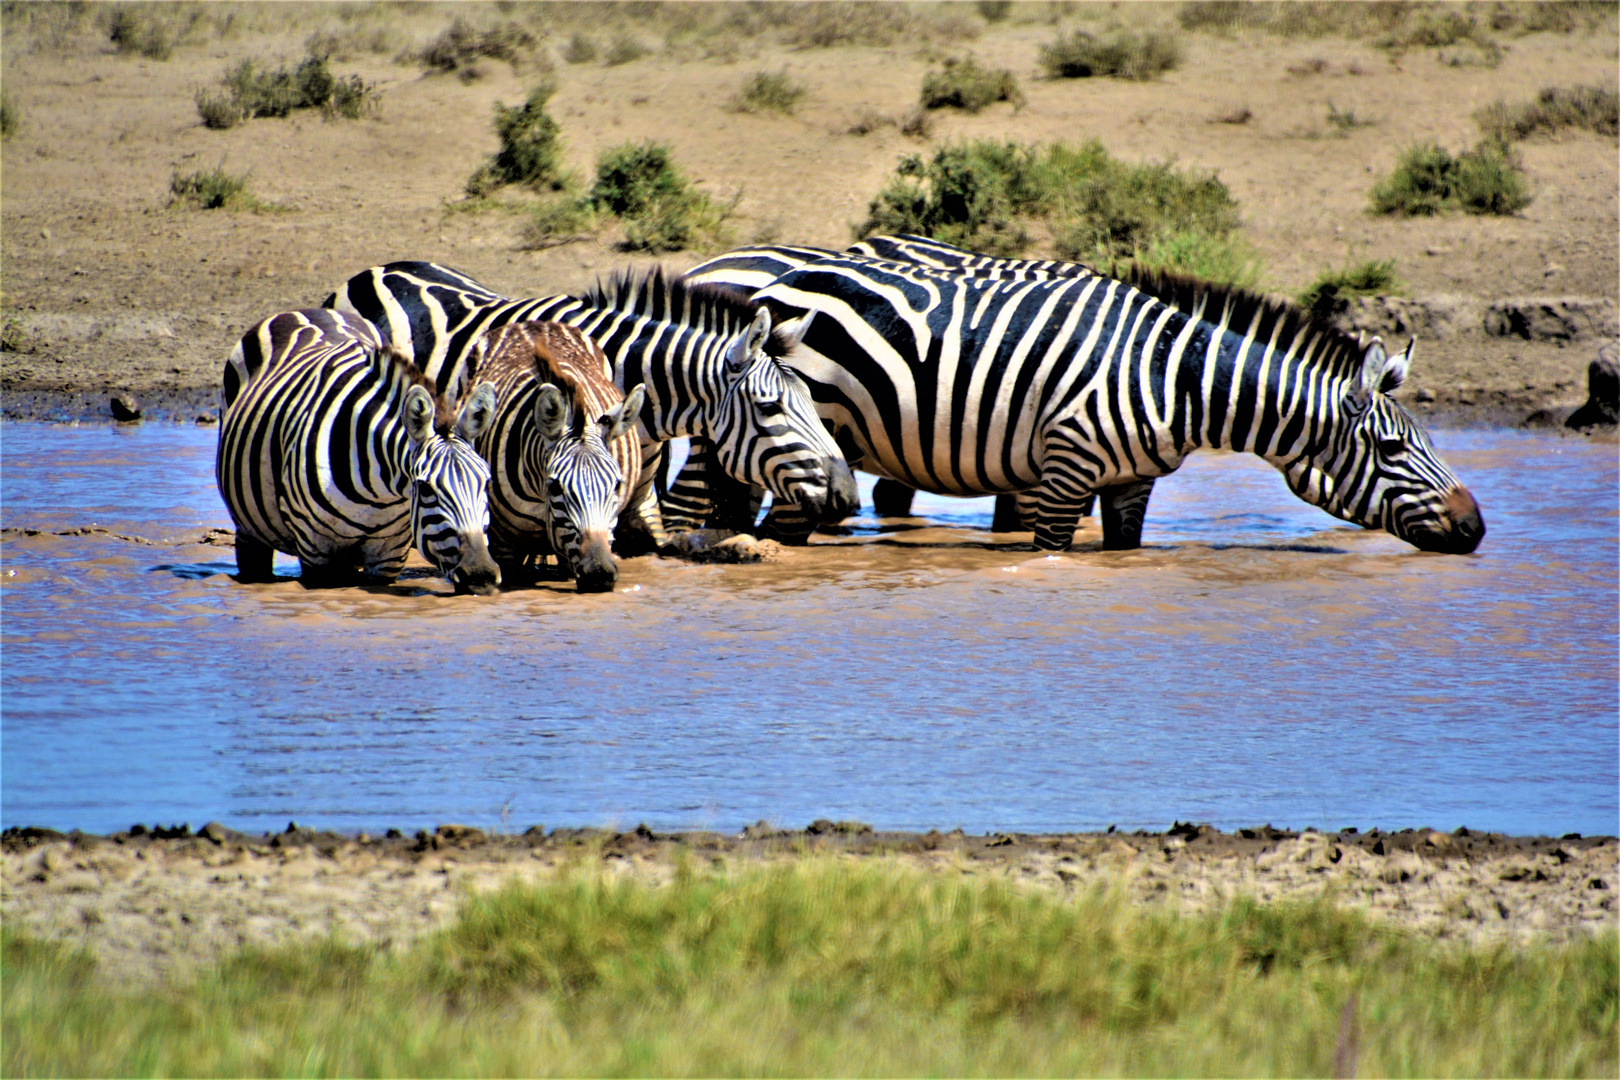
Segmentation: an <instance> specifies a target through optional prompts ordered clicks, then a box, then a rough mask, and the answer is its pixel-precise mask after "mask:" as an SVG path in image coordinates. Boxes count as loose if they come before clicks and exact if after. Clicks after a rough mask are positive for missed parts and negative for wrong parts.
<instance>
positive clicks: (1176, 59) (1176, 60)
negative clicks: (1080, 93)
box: [1040, 29, 1181, 82]
mask: <svg viewBox="0 0 1620 1080" xmlns="http://www.w3.org/2000/svg"><path fill="white" fill-rule="evenodd" d="M1180 63H1181V46H1180V45H1179V44H1177V42H1176V39H1175V38H1174V37H1173V36H1171V35H1170V34H1165V33H1156V32H1152V31H1149V32H1146V33H1141V34H1138V33H1134V32H1132V31H1129V30H1112V31H1109V32H1108V33H1106V34H1103V35H1102V36H1100V37H1099V36H1098V35H1096V34H1093V33H1091V32H1090V31H1088V30H1078V29H1077V30H1073V31H1071V32H1069V33H1067V34H1059V35H1058V36H1057V37H1056V38H1055V39H1054V40H1052V41H1051V42H1049V43H1047V44H1045V45H1042V46H1041V48H1040V64H1041V68H1042V70H1044V71H1045V72H1046V74H1047V75H1048V76H1050V77H1051V78H1054V79H1084V78H1089V77H1091V76H1093V75H1111V76H1114V77H1116V78H1121V79H1132V80H1135V81H1137V82H1145V81H1147V80H1149V79H1156V78H1158V77H1159V76H1160V75H1161V74H1163V73H1164V72H1166V71H1169V70H1170V69H1171V68H1173V67H1175V66H1176V65H1178V64H1180Z"/></svg>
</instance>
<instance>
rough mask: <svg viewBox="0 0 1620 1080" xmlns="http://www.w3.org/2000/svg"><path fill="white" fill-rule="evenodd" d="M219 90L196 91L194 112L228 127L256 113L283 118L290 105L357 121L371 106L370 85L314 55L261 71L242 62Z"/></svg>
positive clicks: (208, 123) (374, 93)
mask: <svg viewBox="0 0 1620 1080" xmlns="http://www.w3.org/2000/svg"><path fill="white" fill-rule="evenodd" d="M221 81H222V82H223V83H224V84H225V89H224V90H223V91H216V90H208V89H203V90H198V91H197V94H196V104H197V114H198V115H199V116H201V117H202V122H203V124H204V126H206V127H210V128H228V127H233V126H235V125H236V124H239V123H241V122H243V121H244V120H251V119H253V118H254V117H258V116H286V115H287V114H288V113H290V112H292V111H293V110H295V109H317V108H318V109H320V110H321V111H322V112H323V113H324V114H325V115H326V116H327V117H333V116H344V117H348V118H350V119H358V118H359V117H360V116H362V115H364V114H365V113H367V112H370V111H373V110H374V109H375V108H376V104H377V90H376V87H375V86H374V85H372V84H371V83H368V82H366V81H365V80H363V79H361V78H360V76H358V75H351V76H348V77H347V78H340V77H338V76H334V75H333V74H332V72H331V69H330V68H328V67H327V64H326V59H325V58H324V57H320V56H310V57H307V58H305V59H304V60H303V61H302V62H300V63H299V65H298V66H297V67H296V68H293V69H292V70H288V69H287V68H285V67H278V68H273V69H264V70H261V69H260V68H259V67H258V65H257V64H255V63H254V62H253V60H252V59H247V60H243V61H242V62H241V63H239V64H237V65H236V66H235V67H234V68H232V69H231V70H229V71H227V72H226V73H225V75H224V76H223V78H222V80H221Z"/></svg>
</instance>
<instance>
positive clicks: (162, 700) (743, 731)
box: [0, 423, 1620, 834]
mask: <svg viewBox="0 0 1620 1080" xmlns="http://www.w3.org/2000/svg"><path fill="white" fill-rule="evenodd" d="M1435 439H1436V442H1437V445H1438V446H1439V447H1440V449H1441V451H1442V453H1443V454H1444V455H1445V456H1446V458H1447V460H1448V461H1449V462H1450V463H1451V464H1452V466H1453V468H1454V469H1455V471H1456V472H1457V473H1458V474H1459V475H1461V476H1462V477H1463V479H1464V480H1465V482H1466V483H1468V484H1469V486H1470V487H1471V489H1472V490H1473V491H1474V494H1475V495H1476V497H1477V498H1478V500H1479V503H1480V505H1481V507H1482V508H1483V511H1484V515H1485V518H1486V521H1487V524H1488V526H1489V530H1490V532H1489V535H1488V536H1487V537H1486V540H1485V542H1484V544H1483V545H1482V546H1481V548H1480V550H1479V552H1478V553H1476V554H1475V555H1473V556H1467V557H1457V556H1433V555H1425V554H1423V553H1419V552H1416V551H1414V550H1412V549H1411V548H1409V547H1407V546H1406V545H1404V544H1402V543H1401V542H1400V541H1398V540H1395V539H1394V538H1392V537H1389V536H1386V535H1384V534H1382V533H1368V532H1365V531H1363V530H1359V529H1351V528H1347V527H1344V526H1343V524H1342V523H1340V522H1337V521H1335V520H1334V519H1332V518H1329V517H1327V516H1326V515H1324V514H1322V513H1321V512H1320V511H1317V510H1315V509H1313V508H1311V507H1309V506H1306V505H1304V504H1303V503H1300V502H1298V501H1297V500H1296V499H1295V498H1294V497H1293V496H1292V495H1290V494H1289V493H1288V491H1287V490H1286V488H1285V487H1284V486H1283V484H1282V481H1281V478H1280V477H1278V476H1277V475H1276V474H1275V473H1274V472H1273V471H1272V470H1270V469H1269V468H1268V467H1266V466H1265V465H1264V464H1263V463H1260V462H1258V461H1257V460H1255V459H1251V458H1245V457H1234V456H1228V455H1212V456H1207V457H1195V458H1194V459H1192V460H1191V461H1190V462H1189V463H1188V465H1187V466H1186V467H1184V469H1183V470H1182V471H1181V472H1180V473H1178V474H1177V475H1176V476H1174V477H1171V478H1169V479H1167V480H1166V481H1163V482H1161V484H1160V485H1159V489H1158V490H1157V491H1156V493H1155V495H1154V498H1153V503H1152V506H1151V508H1150V511H1149V524H1148V528H1147V531H1146V534H1145V540H1146V543H1147V546H1146V547H1145V548H1144V549H1143V550H1142V551H1140V552H1132V553H1102V552H1099V551H1096V550H1094V549H1095V540H1096V539H1097V535H1096V532H1095V526H1089V527H1088V529H1089V531H1083V532H1082V534H1081V537H1080V540H1081V544H1080V546H1079V549H1078V550H1077V551H1075V552H1072V553H1069V554H1067V555H1064V556H1061V557H1046V556H1043V555H1041V554H1038V553H1036V552H1034V551H1033V550H1030V549H1028V548H1027V547H1018V546H1007V545H1002V546H994V545H991V544H990V543H989V541H990V536H989V534H988V532H987V531H986V530H987V527H988V524H989V519H990V501H989V500H953V499H945V498H930V497H927V496H919V499H918V502H917V504H916V509H917V511H918V512H919V513H920V514H922V515H924V518H925V520H924V521H921V522H913V523H911V524H913V525H922V526H925V527H922V528H911V529H906V530H901V531H895V530H888V531H885V528H884V527H883V526H882V524H881V523H879V522H877V521H875V520H872V519H870V518H865V519H857V520H856V521H854V522H852V523H851V524H852V526H853V529H852V535H850V536H847V537H835V538H828V539H827V540H826V541H825V542H818V544H817V545H815V546H813V547H812V548H811V549H809V550H808V551H799V552H791V553H789V554H788V555H787V557H785V558H784V559H782V560H781V561H778V562H774V563H767V564H762V565H752V566H730V567H719V566H693V565H689V564H684V563H678V562H675V561H673V560H666V559H638V560H633V561H630V562H628V563H626V564H625V567H624V572H623V575H622V577H621V580H620V583H619V584H620V587H621V591H620V592H617V593H614V594H609V595H604V596H578V595H575V594H573V593H572V592H569V591H566V590H565V589H563V588H562V587H561V586H560V585H559V586H556V587H544V588H538V589H532V590H524V591H515V592H509V593H505V594H503V595H501V596H500V597H496V598H476V597H451V596H448V595H446V594H447V593H448V591H449V590H448V586H446V585H445V584H444V583H443V582H441V581H438V580H437V579H435V578H434V577H433V576H432V575H431V574H430V573H429V572H428V571H427V570H426V569H425V568H423V569H421V570H419V571H417V572H415V573H414V574H412V575H411V576H409V577H408V578H407V579H403V580H402V581H401V582H400V583H399V584H398V585H396V586H394V587H392V588H388V589H374V590H358V589H343V590H331V591H319V592H317V591H307V590H305V589H304V588H303V587H302V586H301V585H299V584H298V583H297V582H296V581H294V580H291V579H289V580H287V581H284V582H281V583H277V584H274V585H265V586H242V585H238V584H236V583H235V582H233V581H232V580H231V579H230V578H229V577H227V576H226V575H227V574H228V573H229V572H230V571H231V570H232V569H233V568H234V557H233V555H232V553H231V550H230V548H229V547H209V546H204V545H200V544H198V543H197V542H196V541H198V540H199V539H201V538H202V535H203V530H205V529H206V528H209V527H229V524H230V522H229V519H228V516H227V515H226V514H225V512H224V509H223V507H222V506H221V505H220V503H219V500H218V496H217V494H216V492H215V490H214V485H213V478H212V452H213V441H214V436H213V433H212V432H211V431H209V430H206V429H193V428H187V427H182V426H166V425H145V426H141V427H133V428H118V427H108V426H86V427H66V426H50V425H40V424H22V423H6V424H3V425H0V516H3V524H4V526H5V527H7V529H8V530H17V529H24V528H26V529H37V530H42V533H41V535H36V536H25V535H21V534H20V533H18V532H16V531H8V532H7V533H6V534H5V539H4V542H3V544H0V645H3V651H0V767H3V775H0V824H3V825H5V826H11V825H18V824H39V825H49V826H53V827H56V828H61V829H68V828H74V827H78V828H83V829H86V830H90V831H107V830H111V829H118V828H125V827H128V826H129V825H130V824H132V823H134V822H137V821H139V822H145V823H148V824H150V823H153V822H162V823H165V824H167V823H170V822H181V821H189V822H191V823H192V824H193V825H200V824H201V823H202V822H204V821H207V820H220V821H223V822H225V823H226V824H228V825H231V826H233V827H236V828H241V829H245V830H258V829H266V828H280V827H284V826H285V824H286V823H287V821H288V820H297V821H298V822H299V823H300V824H303V825H313V826H317V827H330V828H337V829H347V830H358V829H362V828H364V829H370V830H373V831H375V830H378V829H381V828H385V827H388V826H398V827H401V828H406V829H412V828H417V827H423V826H428V827H431V826H432V825H434V824H437V823H441V822H449V821H454V822H462V823H468V824H476V825H483V826H486V827H495V828H501V827H505V828H510V829H512V830H514V831H520V830H521V829H523V828H525V827H527V826H529V825H532V824H536V823H543V824H545V825H547V826H548V827H550V826H558V825H570V826H572V825H619V826H622V827H628V826H631V825H634V824H636V823H638V822H642V821H645V822H646V823H648V824H649V825H651V826H653V827H654V828H658V829H670V828H683V827H706V828H719V829H726V830H732V829H736V828H740V827H741V826H742V825H744V824H748V823H751V822H753V821H756V820H760V819H765V820H769V821H772V822H774V823H776V824H779V825H784V826H802V825H804V824H805V823H807V822H809V821H810V820H812V819H813V818H817V817H832V818H854V819H859V820H863V821H867V822H870V823H871V824H873V825H875V826H877V827H878V828H902V829H928V828H933V827H938V828H941V829H949V828H952V827H955V826H961V827H963V828H966V829H968V830H969V831H972V832H980V831H986V830H992V829H1002V830H1021V831H1051V830H1063V829H1087V828H1101V827H1106V826H1108V825H1110V824H1117V825H1119V826H1121V827H1122V828H1138V827H1154V828H1156V827H1163V826H1165V825H1168V824H1169V823H1170V822H1171V821H1172V820H1173V819H1178V818H1179V819H1184V820H1185V819H1192V820H1201V821H1210V822H1213V823H1215V824H1216V825H1219V826H1221V827H1223V828H1231V827H1236V826H1239V825H1248V824H1260V823H1263V822H1268V821H1269V822H1272V823H1274V824H1277V825H1289V826H1295V827H1299V826H1304V825H1318V826H1328V827H1339V826H1348V825H1355V826H1359V827H1361V828H1363V829H1365V828H1368V827H1371V826H1375V825H1376V826H1381V827H1385V828H1398V827H1404V826H1409V825H1412V826H1416V825H1428V826H1433V827H1437V828H1446V829H1450V828H1454V827H1456V826H1457V825H1468V826H1469V827H1471V828H1482V829H1495V830H1501V831H1508V832H1517V833H1554V834H1557V833H1563V832H1568V831H1579V832H1583V833H1587V834H1592V833H1615V832H1617V831H1620V820H1617V818H1620V799H1617V787H1620V726H1617V714H1620V685H1617V680H1620V675H1617V672H1620V654H1617V632H1616V621H1617V614H1616V613H1617V610H1620V586H1617V570H1616V567H1617V554H1620V538H1617V530H1620V515H1617V508H1616V492H1617V490H1620V476H1617V465H1616V453H1615V448H1614V447H1613V446H1612V445H1593V444H1589V443H1586V442H1584V441H1581V440H1578V439H1569V438H1562V437H1559V436H1557V435H1547V434H1531V433H1520V432H1504V431H1466V432H1463V431H1442V432H1439V433H1436V435H1435ZM91 525H94V526H96V527H98V528H104V529H107V530H110V532H92V533H90V534H88V535H74V536H58V535H53V534H54V533H58V532H63V531H66V530H69V529H79V528H81V527H84V526H91ZM120 536H123V537H137V538H139V539H141V540H145V541H149V542H148V543H141V542H137V541H135V540H130V539H120V538H118V537H120ZM282 567H283V572H284V573H286V574H288V575H291V574H294V573H296V565H295V564H293V563H291V562H284V563H283V564H282Z"/></svg>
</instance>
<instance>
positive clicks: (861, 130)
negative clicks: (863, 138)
mask: <svg viewBox="0 0 1620 1080" xmlns="http://www.w3.org/2000/svg"><path fill="white" fill-rule="evenodd" d="M899 126H900V125H899V122H898V121H897V120H895V118H894V117H892V116H886V115H885V114H883V113H880V112H878V111H877V110H876V109H874V108H871V107H870V106H868V107H866V108H863V109H862V110H861V115H860V118H859V119H858V120H856V121H855V122H854V123H853V124H851V125H849V127H847V128H845V129H844V130H845V131H846V133H848V134H850V135H870V134H872V132H874V131H877V130H878V129H879V128H885V127H899Z"/></svg>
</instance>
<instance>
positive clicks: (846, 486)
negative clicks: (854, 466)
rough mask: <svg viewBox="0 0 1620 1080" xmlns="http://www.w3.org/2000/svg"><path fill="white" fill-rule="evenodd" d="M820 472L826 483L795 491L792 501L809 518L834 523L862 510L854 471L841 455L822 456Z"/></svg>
mask: <svg viewBox="0 0 1620 1080" xmlns="http://www.w3.org/2000/svg"><path fill="white" fill-rule="evenodd" d="M821 472H822V474H823V475H824V476H825V477H826V483H825V486H822V485H821V484H817V485H815V486H813V487H801V488H799V489H798V490H797V491H795V492H793V499H792V501H793V502H794V503H795V504H796V505H797V506H798V507H799V509H800V510H802V511H804V514H805V516H806V517H808V518H810V520H812V521H817V522H820V523H821V524H823V525H831V524H833V523H835V522H839V521H843V520H844V519H845V518H847V517H849V515H851V514H853V513H854V512H855V511H856V510H858V509H860V506H861V496H860V492H858V491H857V490H856V489H855V474H854V473H853V472H851V471H850V468H849V466H848V465H847V464H845V463H844V460H843V459H842V458H834V457H825V458H822V459H821Z"/></svg>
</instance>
